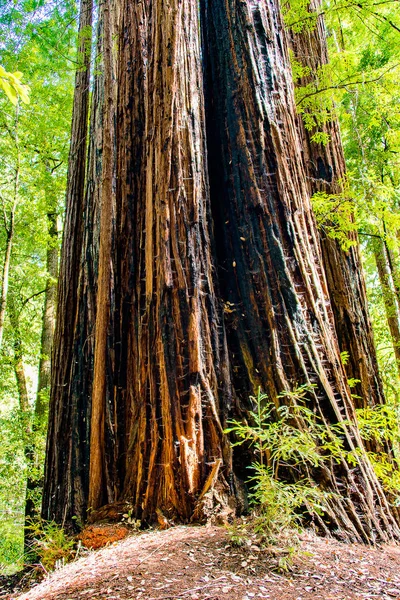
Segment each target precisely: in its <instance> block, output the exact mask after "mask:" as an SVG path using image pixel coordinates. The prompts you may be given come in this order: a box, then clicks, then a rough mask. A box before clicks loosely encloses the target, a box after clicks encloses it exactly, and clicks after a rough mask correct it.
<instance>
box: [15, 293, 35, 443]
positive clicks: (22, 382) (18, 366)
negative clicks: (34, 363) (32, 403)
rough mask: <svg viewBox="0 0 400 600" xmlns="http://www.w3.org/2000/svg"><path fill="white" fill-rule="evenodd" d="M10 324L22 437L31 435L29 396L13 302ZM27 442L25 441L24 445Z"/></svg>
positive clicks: (17, 320) (19, 331)
mask: <svg viewBox="0 0 400 600" xmlns="http://www.w3.org/2000/svg"><path fill="white" fill-rule="evenodd" d="M10 322H11V327H12V329H13V337H14V343H13V345H14V361H13V364H14V372H15V379H16V382H17V389H18V402H19V409H20V413H21V418H22V420H23V423H24V430H25V433H24V436H26V435H28V436H29V435H30V434H31V411H30V407H29V394H28V386H27V383H26V375H25V368H24V362H23V350H22V337H21V330H20V326H19V316H18V314H17V310H16V307H15V304H14V301H13V300H11V302H10ZM26 443H27V440H26V439H25V444H26Z"/></svg>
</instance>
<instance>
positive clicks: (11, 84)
mask: <svg viewBox="0 0 400 600" xmlns="http://www.w3.org/2000/svg"><path fill="white" fill-rule="evenodd" d="M21 78H22V73H21V72H19V71H16V72H15V73H7V71H6V70H5V69H4V67H2V66H1V65H0V89H2V90H3V92H5V94H6V95H7V98H8V99H9V100H10V102H11V103H12V104H14V106H16V105H17V103H18V98H21V100H22V102H25V104H29V86H27V85H24V84H23V83H21Z"/></svg>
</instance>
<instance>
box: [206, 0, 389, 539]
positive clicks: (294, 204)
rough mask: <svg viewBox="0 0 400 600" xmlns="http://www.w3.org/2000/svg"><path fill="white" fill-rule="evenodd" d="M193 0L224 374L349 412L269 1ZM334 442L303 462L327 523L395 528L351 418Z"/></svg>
mask: <svg viewBox="0 0 400 600" xmlns="http://www.w3.org/2000/svg"><path fill="white" fill-rule="evenodd" d="M202 4H203V8H204V18H203V22H204V23H205V39H206V42H205V43H206V46H207V53H206V56H205V59H206V69H207V71H206V72H207V76H208V82H207V100H208V103H207V110H208V117H209V128H208V133H209V145H208V149H209V165H210V182H211V192H212V197H211V198H212V203H213V208H214V215H215V222H216V236H217V241H219V248H218V254H219V266H220V276H221V279H222V281H223V284H222V286H221V288H222V290H223V293H224V299H225V302H226V304H227V306H228V307H229V315H228V318H227V329H228V347H229V348H230V351H231V353H230V358H231V366H232V370H233V374H234V385H235V386H236V388H237V389H238V390H240V396H241V397H242V398H243V397H246V395H248V394H249V393H252V392H253V391H254V390H255V389H256V388H257V386H258V385H260V386H261V387H262V388H263V389H264V390H265V391H266V392H267V393H268V395H269V396H270V398H272V399H274V401H275V399H277V400H276V402H278V401H279V399H278V394H279V393H280V392H281V391H282V390H293V388H294V387H296V386H297V385H301V384H307V385H308V386H311V385H312V386H314V388H313V390H312V391H311V392H310V394H309V405H310V407H312V409H313V410H314V411H315V413H316V414H317V415H319V416H320V418H321V419H322V420H323V422H324V423H329V422H330V423H332V422H343V420H346V421H349V422H350V423H355V416H354V406H353V402H352V398H351V394H350V390H349V389H348V386H347V383H346V375H345V373H344V370H343V367H342V365H341V360H340V352H339V345H338V340H337V337H336V333H335V323H334V317H333V313H332V309H331V305H330V301H329V295H328V290H327V281H326V278H325V275H324V271H323V265H322V257H321V251H320V245H319V237H318V233H317V230H316V225H315V221H314V217H313V214H312V211H311V206H310V201H309V186H308V183H307V181H306V178H305V174H304V170H303V168H302V146H301V142H300V139H299V137H298V133H297V123H296V111H295V106H294V97H293V86H292V81H291V72H290V64H289V58H288V51H287V47H286V44H285V35H284V33H283V26H282V22H281V18H280V14H279V7H278V5H277V3H276V2H274V0H270V1H268V2H264V3H262V4H261V3H258V2H253V1H251V0H247V1H245V2H243V1H241V2H238V1H236V0H212V2H211V1H208V0H204V1H203V3H202ZM346 442H347V444H348V446H349V448H350V449H357V448H359V449H360V459H359V464H358V466H357V468H356V469H353V468H352V467H351V466H350V465H348V464H347V463H346V461H345V459H343V461H342V463H341V465H340V468H337V469H335V468H334V467H333V466H332V468H331V469H323V470H322V471H320V472H318V471H317V472H316V473H315V474H314V477H315V478H316V480H317V481H318V483H319V484H320V485H322V486H323V487H325V488H326V489H329V490H334V491H335V492H336V493H338V496H337V497H336V499H335V503H334V504H333V503H332V505H331V507H330V512H329V518H330V519H331V524H332V525H333V526H334V527H335V528H337V529H339V530H343V531H345V532H346V533H347V535H349V536H350V537H353V539H358V540H368V539H371V537H375V536H378V537H380V538H382V539H384V538H386V537H391V535H393V533H394V534H395V535H398V533H399V528H398V525H397V523H396V522H395V519H394V517H393V515H392V512H391V509H390V507H389V505H388V503H387V501H386V499H385V497H384V494H383V491H382V488H381V486H380V484H379V482H378V480H377V478H376V476H375V474H374V472H373V469H372V466H371V464H370V463H369V461H368V459H367V457H366V456H365V454H364V449H363V445H362V441H361V439H360V436H359V433H358V431H357V428H356V426H353V425H350V426H349V427H348V429H347V431H346ZM237 460H238V461H240V454H239V456H238V458H237ZM293 475H294V477H296V474H295V473H294V474H293ZM362 515H364V516H365V515H367V518H366V520H365V519H364V517H363V516H362Z"/></svg>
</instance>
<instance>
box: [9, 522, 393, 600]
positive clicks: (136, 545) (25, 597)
mask: <svg viewBox="0 0 400 600" xmlns="http://www.w3.org/2000/svg"><path fill="white" fill-rule="evenodd" d="M274 564H275V565H276V558H275V559H274V558H272V557H271V555H268V554H267V553H266V552H265V551H263V550H261V549H260V547H259V546H258V545H255V544H254V543H253V542H252V541H251V540H248V542H247V543H246V544H245V545H244V546H242V547H239V548H238V547H235V546H234V545H232V544H231V542H230V538H229V535H228V533H227V531H226V529H224V528H222V527H221V528H218V527H175V528H172V529H169V530H166V531H152V532H147V533H141V534H140V535H138V534H136V535H132V536H129V537H127V538H125V539H124V540H122V541H120V542H117V543H115V544H112V545H110V546H108V547H106V548H103V549H101V550H98V551H95V552H90V553H89V554H87V555H86V556H83V557H81V558H80V559H78V560H76V561H75V562H73V563H71V564H69V565H67V566H65V567H64V568H62V569H60V570H58V571H55V572H54V573H53V574H51V575H50V576H48V577H47V578H46V579H45V580H44V581H43V582H42V583H40V584H38V585H36V586H35V587H34V588H32V589H31V590H30V591H28V592H26V593H24V594H22V595H18V594H11V595H10V594H2V593H1V591H0V598H1V599H2V600H6V599H7V600H50V599H51V600H86V599H91V600H92V599H93V600H128V599H129V600H139V599H140V600H184V599H193V600H226V599H238V600H239V599H240V600H252V599H253V598H254V599H258V598H268V599H270V600H309V599H310V598H313V599H321V600H322V599H323V600H353V599H363V600H367V599H376V598H379V599H382V600H393V599H397V600H400V568H399V567H400V547H397V546H383V547H379V548H369V547H365V546H360V545H357V544H352V545H349V544H342V543H340V542H338V541H335V540H331V539H329V540H328V539H321V538H318V537H316V536H315V535H314V534H312V533H305V534H302V536H301V542H300V547H299V550H298V554H297V555H296V557H295V558H294V563H293V566H292V571H291V572H289V573H288V574H285V575H282V574H277V573H276V572H274V571H272V570H271V567H273V566H274Z"/></svg>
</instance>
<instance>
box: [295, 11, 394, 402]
mask: <svg viewBox="0 0 400 600" xmlns="http://www.w3.org/2000/svg"><path fill="white" fill-rule="evenodd" d="M310 12H314V13H318V12H320V2H319V0H312V2H311V3H310ZM288 36H289V43H290V46H291V47H292V49H293V52H294V57H295V59H296V60H297V61H298V62H300V63H301V65H302V66H303V67H308V68H309V70H310V72H309V74H308V75H307V76H305V77H303V78H301V79H300V80H299V81H298V82H297V85H298V86H305V85H307V84H309V83H310V82H312V81H316V79H317V77H318V69H320V68H321V67H322V66H323V65H327V64H328V62H329V60H328V49H327V44H326V30H325V25H324V21H323V17H322V16H321V15H320V16H318V17H316V23H315V27H314V28H313V29H311V30H310V29H309V28H307V27H306V28H305V29H304V30H303V31H301V32H300V33H293V32H288ZM324 110H327V109H324V108H321V111H324ZM322 119H323V115H322ZM298 125H299V133H300V137H301V139H302V146H303V150H304V153H303V158H304V166H305V171H306V176H307V183H308V186H309V193H310V195H313V194H315V193H316V192H325V193H326V194H343V193H344V185H345V177H346V165H345V159H344V154H343V147H342V142H341V139H340V131H339V124H338V121H337V119H336V118H335V117H334V115H331V116H328V117H327V121H326V122H325V123H323V124H321V126H320V127H318V128H317V127H315V128H314V129H313V130H307V129H306V128H305V127H304V122H303V119H302V118H301V116H299V118H298ZM317 130H318V131H323V133H325V134H327V135H328V136H329V141H328V142H327V143H326V144H322V143H316V142H314V141H313V140H312V136H313V135H314V134H315V133H316V131H317ZM348 235H349V239H351V240H352V241H353V242H354V245H353V246H351V247H350V248H349V250H348V251H345V250H343V249H342V248H341V245H340V242H339V241H338V240H335V239H332V238H331V237H329V235H326V234H325V233H324V231H323V230H321V229H320V240H321V248H322V257H323V264H324V270H325V274H326V278H327V283H328V292H329V297H330V301H331V305H332V309H333V314H334V318H335V330H336V333H337V337H338V342H339V349H340V351H341V352H343V351H346V352H347V353H348V357H347V360H346V365H345V371H346V374H347V377H348V378H349V379H355V380H359V383H357V385H355V386H354V388H353V389H352V391H353V393H354V397H353V400H354V403H355V405H356V407H357V408H363V407H365V406H368V405H369V406H374V405H377V404H382V403H384V401H385V399H384V395H383V389H382V382H381V378H380V375H379V370H378V362H377V358H376V351H375V345H374V336H373V332H372V326H371V321H370V318H369V314H368V302H367V295H366V288H365V281H364V274H363V267H362V262H361V255H360V248H359V242H358V236H357V234H356V232H351V233H349V234H348Z"/></svg>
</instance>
